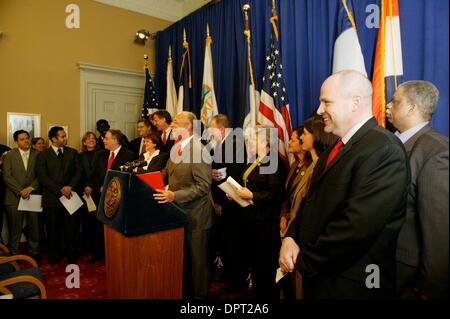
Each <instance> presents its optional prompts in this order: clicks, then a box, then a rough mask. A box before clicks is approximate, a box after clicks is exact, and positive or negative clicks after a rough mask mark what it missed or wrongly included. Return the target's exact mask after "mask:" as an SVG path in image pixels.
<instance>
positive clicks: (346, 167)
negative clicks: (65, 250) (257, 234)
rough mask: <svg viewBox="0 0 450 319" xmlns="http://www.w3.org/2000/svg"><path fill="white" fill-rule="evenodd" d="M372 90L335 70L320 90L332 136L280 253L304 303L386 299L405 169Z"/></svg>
mask: <svg viewBox="0 0 450 319" xmlns="http://www.w3.org/2000/svg"><path fill="white" fill-rule="evenodd" d="M371 100H372V85H371V83H370V81H369V80H368V79H367V78H366V77H365V76H363V75H362V74H360V73H358V72H355V71H349V70H345V71H341V72H338V73H335V74H333V75H332V76H330V77H329V78H328V79H326V81H325V82H324V83H323V85H322V88H321V90H320V106H319V109H318V111H317V113H318V114H319V115H321V116H322V117H323V119H324V123H325V129H324V130H325V131H326V132H329V133H333V134H335V135H336V136H338V137H339V140H338V142H337V143H336V144H335V145H334V146H333V147H332V148H329V149H327V150H325V151H324V152H323V153H322V154H321V156H320V158H319V160H318V162H317V164H316V167H315V169H314V173H313V176H312V179H311V185H310V188H309V191H308V194H307V195H306V197H305V198H304V199H303V201H302V204H301V206H300V209H299V211H298V213H297V215H296V217H295V219H294V220H293V221H292V222H291V225H290V226H289V228H288V230H287V232H286V236H285V238H284V239H283V242H282V246H281V250H280V259H279V263H280V267H281V269H282V271H284V272H292V271H293V270H294V268H296V269H297V270H298V271H299V272H300V274H301V275H302V277H303V295H304V298H305V299H306V298H318V299H336V298H393V297H394V296H395V268H396V263H395V244H396V242H397V236H398V233H399V231H400V228H401V226H402V224H403V222H404V219H405V208H406V198H407V192H408V184H409V167H408V162H407V159H406V153H405V149H404V147H403V145H402V143H401V142H400V141H399V140H398V139H397V138H396V137H395V136H394V135H393V134H392V133H390V132H389V131H387V130H385V129H383V128H381V127H380V126H378V125H377V122H376V120H375V119H374V118H373V116H372V101H371Z"/></svg>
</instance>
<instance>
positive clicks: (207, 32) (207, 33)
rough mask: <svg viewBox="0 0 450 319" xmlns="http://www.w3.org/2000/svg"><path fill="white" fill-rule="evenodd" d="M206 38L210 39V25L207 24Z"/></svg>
mask: <svg viewBox="0 0 450 319" xmlns="http://www.w3.org/2000/svg"><path fill="white" fill-rule="evenodd" d="M206 36H207V37H209V24H208V23H207V24H206Z"/></svg>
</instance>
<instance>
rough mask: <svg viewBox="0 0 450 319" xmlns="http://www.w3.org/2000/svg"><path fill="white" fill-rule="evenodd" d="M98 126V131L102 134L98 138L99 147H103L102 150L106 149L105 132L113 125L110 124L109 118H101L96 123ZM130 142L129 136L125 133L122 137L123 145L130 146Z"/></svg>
mask: <svg viewBox="0 0 450 319" xmlns="http://www.w3.org/2000/svg"><path fill="white" fill-rule="evenodd" d="M96 128H97V131H98V132H99V134H100V136H99V137H98V138H97V145H98V148H99V149H101V150H104V149H105V143H104V140H105V134H106V132H108V131H109V129H110V128H111V126H110V125H109V123H108V121H107V120H105V119H100V120H98V121H97V123H96ZM128 144H129V142H128V139H127V137H126V136H125V135H123V137H122V145H123V146H125V147H128Z"/></svg>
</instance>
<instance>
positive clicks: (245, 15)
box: [242, 3, 250, 31]
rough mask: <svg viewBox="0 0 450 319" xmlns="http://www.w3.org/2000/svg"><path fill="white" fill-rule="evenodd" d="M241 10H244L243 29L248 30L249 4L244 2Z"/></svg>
mask: <svg viewBox="0 0 450 319" xmlns="http://www.w3.org/2000/svg"><path fill="white" fill-rule="evenodd" d="M242 11H244V17H245V31H248V30H249V24H248V11H250V5H249V4H248V3H246V4H244V5H243V6H242Z"/></svg>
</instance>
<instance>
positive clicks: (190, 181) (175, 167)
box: [154, 112, 213, 298]
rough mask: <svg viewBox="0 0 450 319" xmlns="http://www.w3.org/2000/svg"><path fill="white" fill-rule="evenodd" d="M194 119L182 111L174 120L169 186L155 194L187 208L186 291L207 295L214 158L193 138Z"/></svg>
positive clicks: (165, 171)
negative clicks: (212, 159) (212, 163)
mask: <svg viewBox="0 0 450 319" xmlns="http://www.w3.org/2000/svg"><path fill="white" fill-rule="evenodd" d="M194 120H196V116H195V114H193V113H191V112H181V113H179V114H178V115H177V116H176V117H175V118H174V120H173V121H172V129H173V133H174V136H175V145H174V146H173V147H172V149H171V151H170V159H169V160H168V162H167V165H166V167H165V168H164V169H163V170H162V171H161V173H162V176H163V180H164V183H165V184H166V185H167V184H168V185H169V187H168V189H167V190H158V192H159V193H157V194H155V195H154V197H155V199H156V200H157V201H158V202H159V203H160V204H163V203H170V202H174V203H175V204H176V205H178V206H179V207H180V208H181V209H183V210H184V211H185V212H186V214H187V221H188V223H187V226H186V232H185V254H184V256H185V262H184V274H183V295H184V297H185V298H186V297H188V298H189V297H194V298H206V297H207V294H208V291H209V284H210V275H211V262H210V237H211V226H212V215H213V204H212V203H213V202H212V196H211V181H212V176H211V158H210V156H209V154H208V152H207V151H206V150H205V149H204V148H203V145H202V144H201V143H200V142H199V141H198V140H197V139H196V138H193V123H194Z"/></svg>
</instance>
